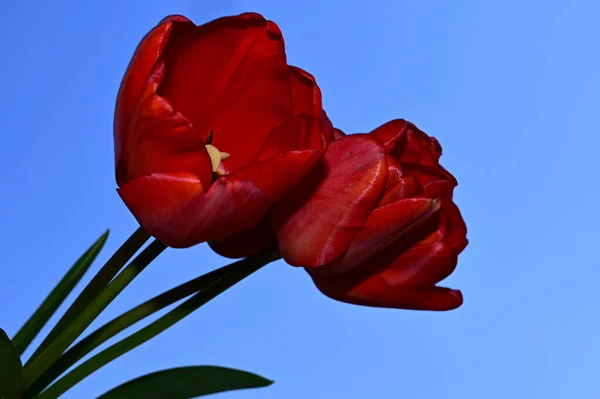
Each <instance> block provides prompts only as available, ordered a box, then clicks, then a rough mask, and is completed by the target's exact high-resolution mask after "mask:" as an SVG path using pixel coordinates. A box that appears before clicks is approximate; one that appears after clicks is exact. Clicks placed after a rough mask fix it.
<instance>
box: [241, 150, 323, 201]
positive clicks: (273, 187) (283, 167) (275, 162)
mask: <svg viewBox="0 0 600 399" xmlns="http://www.w3.org/2000/svg"><path fill="white" fill-rule="evenodd" d="M322 155H323V151H322V150H321V151H317V150H304V151H290V152H287V153H284V154H281V155H278V156H276V157H274V158H271V159H269V160H266V161H264V162H258V163H253V164H251V165H250V166H248V167H246V168H244V169H242V170H240V171H239V172H236V173H235V174H233V175H232V176H235V177H236V178H237V179H240V180H244V181H248V182H251V183H252V185H253V186H255V187H257V188H258V189H259V190H260V191H261V193H262V194H263V196H264V199H265V201H267V202H268V203H269V206H270V205H271V204H272V203H273V202H275V201H276V200H279V199H280V198H281V197H283V196H284V195H286V194H287V193H288V192H289V191H290V190H292V188H294V187H295V186H296V185H297V184H298V183H299V182H300V181H301V180H302V179H303V178H304V177H305V176H306V175H307V174H308V173H309V172H310V171H311V170H312V169H313V168H314V167H315V165H316V164H317V162H318V161H319V159H320V158H321V156H322Z"/></svg>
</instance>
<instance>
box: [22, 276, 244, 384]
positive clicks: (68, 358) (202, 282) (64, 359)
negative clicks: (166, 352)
mask: <svg viewBox="0 0 600 399" xmlns="http://www.w3.org/2000/svg"><path fill="white" fill-rule="evenodd" d="M233 267H234V265H228V266H223V267H221V268H219V269H216V270H213V271H211V272H209V273H206V274H204V275H202V276H200V277H196V278H195V279H193V280H190V281H188V282H185V283H183V284H180V285H178V286H177V287H174V288H172V289H170V290H168V291H165V292H163V293H162V294H160V295H157V296H155V297H154V298H152V299H149V300H147V301H146V302H144V303H142V304H140V305H138V306H136V307H134V308H133V309H131V310H129V311H127V312H125V313H123V314H122V315H120V316H118V317H116V318H114V319H113V320H111V321H110V322H108V323H106V324H105V325H103V326H102V327H100V328H99V329H97V330H96V331H94V332H93V333H91V334H90V335H88V336H87V337H85V338H84V339H82V340H81V341H79V342H78V343H77V344H75V345H74V346H73V347H72V348H70V349H69V350H67V351H66V352H65V353H64V354H63V355H62V356H61V357H60V358H59V359H58V360H57V361H56V362H55V363H54V364H53V365H52V366H51V367H50V368H49V369H48V370H47V371H46V372H45V373H44V374H43V375H42V376H41V377H40V378H39V379H38V380H37V381H36V382H35V383H34V384H33V385H31V386H30V387H29V389H28V390H27V392H26V393H27V394H28V395H30V396H34V395H37V394H39V392H41V391H42V390H43V389H44V388H45V387H47V386H48V385H49V384H50V383H52V382H53V381H54V380H55V379H56V378H58V377H59V376H60V375H61V374H62V373H64V372H65V371H67V370H68V369H69V368H70V367H71V366H73V365H74V364H75V363H77V361H79V360H80V359H82V358H83V357H84V356H86V355H87V354H88V353H90V352H91V351H93V350H94V349H96V348H97V347H98V346H100V345H102V344H103V343H104V342H106V341H108V340H109V339H110V338H112V337H114V336H115V335H117V334H119V333H120V332H122V331H123V330H125V329H126V328H128V327H130V326H132V325H134V324H135V323H137V322H139V321H141V320H143V319H145V318H146V317H148V316H151V315H152V314H154V313H156V312H158V311H160V310H162V309H164V308H166V307H167V306H169V305H172V304H174V303H175V302H177V301H179V300H182V299H184V298H186V297H188V296H190V295H192V294H194V293H195V292H198V291H200V290H201V289H204V288H205V287H207V286H209V285H210V284H212V283H213V282H215V281H216V280H217V279H219V278H221V277H223V276H224V275H225V274H227V273H228V272H229V271H230V270H231V269H232V268H233Z"/></svg>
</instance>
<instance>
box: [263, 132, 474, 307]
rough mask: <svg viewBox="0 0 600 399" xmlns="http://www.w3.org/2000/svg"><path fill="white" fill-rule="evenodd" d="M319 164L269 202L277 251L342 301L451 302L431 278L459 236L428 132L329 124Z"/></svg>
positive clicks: (447, 264) (453, 254)
mask: <svg viewBox="0 0 600 399" xmlns="http://www.w3.org/2000/svg"><path fill="white" fill-rule="evenodd" d="M335 137H336V141H335V142H333V143H332V144H330V146H329V148H328V150H327V153H326V154H325V156H324V157H323V159H322V161H321V162H320V163H319V165H318V166H317V167H316V168H315V169H314V170H313V171H312V172H311V173H310V174H309V175H308V177H307V178H306V179H305V180H303V181H302V183H300V184H299V185H298V186H296V187H295V188H294V189H293V190H292V191H291V192H290V193H289V194H288V195H287V196H286V197H285V198H284V199H283V200H281V201H279V202H278V203H277V204H276V205H275V207H274V208H273V211H272V214H271V221H272V224H273V227H274V231H275V235H276V237H277V242H278V244H279V247H280V251H281V253H282V256H283V258H284V259H285V260H286V261H287V262H288V263H289V264H291V265H294V266H303V267H304V268H305V269H306V270H307V271H308V272H309V274H310V275H311V277H312V279H313V281H314V283H315V284H316V286H317V287H318V288H319V290H321V291H322V292H323V293H324V294H325V295H327V296H329V297H331V298H334V299H337V300H340V301H344V302H349V303H354V304H360V305H367V306H378V307H389V308H404V309H420V310H449V309H454V308H456V307H458V306H460V305H461V304H462V295H461V293H460V291H457V290H451V289H448V288H443V287H438V286H437V285H436V284H437V283H438V282H440V281H441V280H443V279H444V278H446V277H447V276H448V275H450V273H452V272H453V270H454V268H455V267H456V263H457V257H458V254H459V253H460V252H461V251H462V250H463V249H464V248H465V246H466V245H467V239H466V226H465V224H464V221H463V219H462V217H461V215H460V212H459V210H458V208H457V207H456V205H455V204H454V203H453V202H452V191H453V189H454V187H456V185H457V182H456V180H455V179H454V177H453V176H452V175H451V174H450V173H449V172H448V171H446V170H445V169H444V168H443V167H441V166H440V164H439V162H438V160H439V157H440V155H441V152H442V149H441V147H440V145H439V143H438V141H437V140H436V139H434V138H433V137H429V136H427V135H426V134H425V133H423V132H422V131H420V130H419V129H417V128H416V127H415V126H414V125H413V124H410V123H408V122H406V121H404V120H394V121H391V122H388V123H386V124H384V125H383V126H381V127H379V128H377V129H375V130H374V131H372V132H371V133H370V134H356V135H350V136H345V135H344V134H343V133H342V132H341V131H339V130H336V131H335Z"/></svg>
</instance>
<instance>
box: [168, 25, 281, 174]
mask: <svg viewBox="0 0 600 399" xmlns="http://www.w3.org/2000/svg"><path fill="white" fill-rule="evenodd" d="M169 50H170V51H168V52H167V53H166V54H165V63H166V65H167V73H166V76H165V81H164V83H163V84H162V85H161V91H160V93H159V94H162V95H163V96H165V97H166V98H167V99H169V101H171V103H172V104H173V106H174V108H175V109H177V110H178V111H180V112H181V113H182V114H183V115H184V116H185V117H186V118H187V119H188V120H189V121H190V122H191V124H192V125H193V126H194V129H195V130H196V132H197V133H198V137H199V138H200V140H202V141H204V140H205V139H206V137H207V136H208V134H209V131H210V130H212V131H213V141H212V144H213V145H214V146H215V147H217V148H218V149H219V150H221V151H224V152H227V153H229V154H231V157H230V158H229V160H228V161H227V163H226V165H224V168H225V170H226V172H229V173H231V172H234V171H237V170H239V169H241V168H242V167H244V166H246V165H248V164H249V163H250V161H252V160H253V159H254V158H255V157H256V154H257V152H258V150H259V149H260V147H261V145H262V143H263V141H264V139H265V138H266V137H267V135H268V134H269V133H270V132H271V131H272V130H273V129H274V128H276V127H277V126H279V125H280V124H281V123H282V122H283V121H285V120H287V119H288V118H289V117H291V115H292V97H291V88H290V80H289V70H288V65H287V61H286V56H285V49H284V43H283V38H282V35H281V31H280V30H279V28H278V27H277V25H276V24H275V23H273V22H271V21H266V20H265V19H264V18H263V17H262V16H261V15H260V14H255V13H246V14H242V15H239V16H235V17H227V18H219V19H217V20H214V21H212V22H209V23H207V24H205V25H202V26H199V27H197V28H196V29H195V30H194V31H193V32H191V33H189V34H188V35H186V37H184V38H182V39H181V40H179V41H178V43H177V45H176V46H174V47H172V48H169Z"/></svg>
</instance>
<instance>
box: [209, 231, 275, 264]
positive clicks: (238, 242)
mask: <svg viewBox="0 0 600 399" xmlns="http://www.w3.org/2000/svg"><path fill="white" fill-rule="evenodd" d="M208 245H210V247H211V248H212V250H213V251H215V252H216V253H218V254H219V255H221V256H224V257H226V258H231V259H238V258H246V257H248V256H253V255H257V254H259V253H261V252H264V251H266V250H267V249H270V248H276V247H277V241H276V240H275V236H274V235H273V232H272V231H271V225H270V224H269V223H268V222H263V223H261V224H259V225H258V226H257V227H255V228H253V229H250V230H245V231H241V232H239V233H234V234H232V235H229V236H227V237H225V238H222V239H220V240H214V241H210V242H209V243H208Z"/></svg>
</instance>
